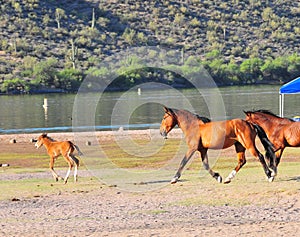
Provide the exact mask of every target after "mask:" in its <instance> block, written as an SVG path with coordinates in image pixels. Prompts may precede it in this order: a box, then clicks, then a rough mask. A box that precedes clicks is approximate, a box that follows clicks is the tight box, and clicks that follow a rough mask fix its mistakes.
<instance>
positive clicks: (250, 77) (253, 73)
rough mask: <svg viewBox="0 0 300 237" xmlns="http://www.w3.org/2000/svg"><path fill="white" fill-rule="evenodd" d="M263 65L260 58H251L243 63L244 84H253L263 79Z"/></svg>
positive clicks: (241, 67) (241, 66)
mask: <svg viewBox="0 0 300 237" xmlns="http://www.w3.org/2000/svg"><path fill="white" fill-rule="evenodd" d="M262 64H263V62H262V60H261V59H259V58H250V59H247V60H245V61H243V62H242V64H241V65H240V71H241V73H242V78H243V80H244V82H246V83H253V82H256V81H257V80H258V79H261V77H262V72H261V69H260V68H261V66H262Z"/></svg>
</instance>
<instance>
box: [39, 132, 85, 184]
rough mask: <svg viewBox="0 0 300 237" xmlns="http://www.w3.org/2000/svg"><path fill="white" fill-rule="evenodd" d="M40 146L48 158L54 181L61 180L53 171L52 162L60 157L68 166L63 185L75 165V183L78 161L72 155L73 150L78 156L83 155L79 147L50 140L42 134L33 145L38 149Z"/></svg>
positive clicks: (65, 142) (66, 142) (70, 143)
mask: <svg viewBox="0 0 300 237" xmlns="http://www.w3.org/2000/svg"><path fill="white" fill-rule="evenodd" d="M42 145H44V146H45V148H46V150H47V153H48V155H49V156H50V164H49V167H50V171H51V173H52V175H53V177H54V179H55V180H56V181H58V179H62V178H61V177H60V176H59V175H58V174H57V173H56V172H55V171H54V161H55V160H56V159H57V158H58V157H59V156H60V155H62V156H63V157H64V158H65V160H66V161H67V163H68V165H69V169H68V172H67V174H66V176H65V178H64V183H65V184H66V183H67V182H68V178H69V176H70V172H71V170H72V168H73V166H74V165H75V168H74V181H75V182H77V170H78V166H79V160H78V159H77V158H76V157H75V155H73V152H74V150H75V149H76V150H77V152H78V155H83V154H82V152H81V151H80V149H79V147H78V146H76V145H75V144H74V143H72V142H70V141H60V142H59V141H54V140H53V139H52V138H50V137H48V136H47V134H45V133H43V134H42V135H40V136H39V137H38V139H37V142H36V143H35V146H36V148H37V149H38V148H40V147H41V146H42Z"/></svg>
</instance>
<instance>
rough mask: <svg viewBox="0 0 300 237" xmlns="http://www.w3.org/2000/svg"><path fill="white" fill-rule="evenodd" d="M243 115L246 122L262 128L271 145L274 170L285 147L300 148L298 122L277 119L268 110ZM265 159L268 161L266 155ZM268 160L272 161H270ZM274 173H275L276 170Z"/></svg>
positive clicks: (247, 112)
mask: <svg viewBox="0 0 300 237" xmlns="http://www.w3.org/2000/svg"><path fill="white" fill-rule="evenodd" d="M244 113H245V114H246V121H248V122H250V123H252V124H257V125H259V126H260V127H262V128H263V130H264V131H265V132H266V134H267V136H268V138H269V140H270V141H271V142H272V143H273V146H274V149H275V156H276V161H275V166H276V168H277V167H278V165H279V163H280V159H281V156H282V153H283V151H284V149H285V148H286V147H300V122H295V121H293V120H291V119H288V118H281V117H278V116H277V115H275V114H274V113H272V112H271V111H269V110H255V111H244ZM266 158H267V160H268V159H270V158H269V155H268V153H267V154H266ZM270 160H271V161H272V159H270ZM275 172H276V173H277V169H276V170H275Z"/></svg>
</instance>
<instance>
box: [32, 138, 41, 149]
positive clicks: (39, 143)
mask: <svg viewBox="0 0 300 237" xmlns="http://www.w3.org/2000/svg"><path fill="white" fill-rule="evenodd" d="M42 145H43V142H42V140H38V141H37V142H36V143H35V144H34V146H35V147H36V149H39V148H40V147H41V146H42Z"/></svg>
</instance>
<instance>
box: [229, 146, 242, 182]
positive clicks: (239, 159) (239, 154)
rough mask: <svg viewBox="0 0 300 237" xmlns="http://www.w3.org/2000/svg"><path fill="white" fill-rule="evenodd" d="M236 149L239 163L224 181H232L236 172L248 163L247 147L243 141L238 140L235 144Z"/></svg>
mask: <svg viewBox="0 0 300 237" xmlns="http://www.w3.org/2000/svg"><path fill="white" fill-rule="evenodd" d="M234 145H235V151H236V154H237V159H238V164H237V166H236V167H235V168H234V170H233V171H232V172H231V173H230V174H229V175H228V176H227V178H226V179H225V181H224V183H225V184H228V183H230V182H231V180H232V179H233V178H234V177H235V175H236V173H237V172H238V171H239V170H240V169H241V168H242V167H243V166H244V165H245V164H246V158H245V151H246V149H245V147H243V146H242V144H241V143H239V142H236V143H235V144H234Z"/></svg>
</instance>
